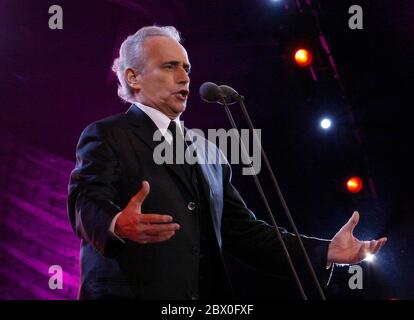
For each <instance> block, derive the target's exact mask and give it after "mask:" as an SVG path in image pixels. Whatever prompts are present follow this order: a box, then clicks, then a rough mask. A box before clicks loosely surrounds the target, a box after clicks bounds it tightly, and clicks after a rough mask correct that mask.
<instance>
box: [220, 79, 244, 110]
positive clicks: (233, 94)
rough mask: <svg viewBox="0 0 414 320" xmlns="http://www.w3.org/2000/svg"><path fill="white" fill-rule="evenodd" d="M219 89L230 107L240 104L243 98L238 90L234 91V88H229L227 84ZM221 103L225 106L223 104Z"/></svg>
mask: <svg viewBox="0 0 414 320" xmlns="http://www.w3.org/2000/svg"><path fill="white" fill-rule="evenodd" d="M219 89H220V90H221V93H222V94H223V97H224V101H226V103H227V104H228V105H231V104H233V103H236V102H238V101H239V100H240V98H241V96H240V95H239V93H238V92H237V91H236V90H234V89H233V88H232V87H229V86H227V85H225V84H222V85H221V86H219ZM219 103H220V104H223V103H221V102H219Z"/></svg>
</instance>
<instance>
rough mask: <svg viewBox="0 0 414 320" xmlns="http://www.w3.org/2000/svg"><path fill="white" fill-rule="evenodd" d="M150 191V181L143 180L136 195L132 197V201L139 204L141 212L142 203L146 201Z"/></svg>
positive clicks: (136, 204)
mask: <svg viewBox="0 0 414 320" xmlns="http://www.w3.org/2000/svg"><path fill="white" fill-rule="evenodd" d="M149 193H150V185H149V183H148V181H145V180H144V181H142V184H141V189H140V190H139V191H138V192H137V194H136V195H135V196H133V197H132V198H131V202H132V203H133V204H134V205H135V206H138V210H139V213H141V205H142V203H143V202H144V200H145V198H146V197H147V195H148V194H149Z"/></svg>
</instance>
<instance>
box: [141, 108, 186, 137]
mask: <svg viewBox="0 0 414 320" xmlns="http://www.w3.org/2000/svg"><path fill="white" fill-rule="evenodd" d="M134 106H135V107H137V108H139V109H141V110H142V111H143V112H144V113H145V114H146V115H147V116H148V117H150V118H151V120H152V121H153V122H154V123H155V125H156V126H157V128H158V130H160V132H161V134H162V135H163V136H164V138H165V139H166V140H167V141H168V143H171V140H172V137H171V135H170V134H169V133H168V132H167V129H168V126H169V125H170V122H171V121H174V122H175V123H176V124H177V125H178V128H179V129H180V131H181V133H183V128H182V126H181V123H180V117H179V116H178V117H177V118H175V119H174V120H171V119H170V118H168V117H167V116H166V115H165V114H163V113H162V112H161V111H159V110H157V109H155V108H152V107H149V106H146V105H143V104H142V103H139V102H134Z"/></svg>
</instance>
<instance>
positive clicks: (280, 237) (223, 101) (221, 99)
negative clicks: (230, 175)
mask: <svg viewBox="0 0 414 320" xmlns="http://www.w3.org/2000/svg"><path fill="white" fill-rule="evenodd" d="M220 102H221V103H222V104H223V105H224V109H225V110H226V113H227V117H228V118H229V120H230V123H231V125H232V126H233V128H234V129H236V130H237V126H236V123H235V122H234V118H233V116H232V114H231V112H230V109H229V107H228V105H227V102H226V101H225V98H224V97H223V95H222V94H220ZM240 146H241V149H242V153H243V155H244V156H245V157H246V159H247V158H248V154H247V151H246V147H245V145H244V142H243V140H242V139H240ZM262 153H263V148H262ZM253 178H254V182H255V184H256V187H257V189H258V190H259V193H260V196H261V197H262V199H263V202H264V204H265V207H266V210H267V213H268V214H269V218H270V219H271V221H272V224H273V226H274V227H275V231H276V235H277V238H278V240H279V242H280V244H281V245H282V249H283V253H284V254H285V256H286V259H287V261H288V264H289V267H290V269H291V271H292V274H293V277H294V279H295V282H296V284H297V286H298V288H299V291H300V294H301V297H302V299H303V300H308V298H307V297H306V294H305V291H304V290H303V287H302V284H301V282H300V279H299V276H298V274H297V272H296V269H295V266H294V265H293V262H292V258H291V257H290V254H289V251H288V250H287V248H286V244H285V242H284V241H283V238H282V235H281V233H280V230H279V227H278V225H277V223H276V221H275V218H274V216H273V212H272V210H271V209H270V206H269V203H268V201H267V198H266V195H265V194H264V192H263V188H262V185H261V184H260V181H259V179H258V178H257V175H255V174H254V175H253ZM297 236H298V235H297ZM298 237H300V236H298ZM299 239H300V238H299ZM302 246H303V244H302ZM318 284H319V283H318Z"/></svg>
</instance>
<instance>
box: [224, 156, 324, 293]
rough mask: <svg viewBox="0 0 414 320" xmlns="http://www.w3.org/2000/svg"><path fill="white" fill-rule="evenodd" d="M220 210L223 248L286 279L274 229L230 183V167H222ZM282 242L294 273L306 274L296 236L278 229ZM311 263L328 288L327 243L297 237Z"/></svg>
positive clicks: (285, 263) (282, 256) (286, 273)
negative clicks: (221, 204) (254, 211)
mask: <svg viewBox="0 0 414 320" xmlns="http://www.w3.org/2000/svg"><path fill="white" fill-rule="evenodd" d="M223 188H224V190H223V192H224V207H223V220H222V236H223V247H224V249H225V250H227V251H229V252H230V253H232V254H233V255H235V256H236V257H237V258H239V259H241V260H242V261H244V262H245V263H247V264H249V265H251V266H253V267H256V268H258V269H260V270H261V271H264V272H266V273H269V274H273V275H276V276H282V277H289V276H291V274H292V273H291V271H290V268H289V265H288V262H287V260H286V257H285V254H284V252H283V250H282V246H281V244H280V242H279V240H278V238H277V235H276V230H275V228H274V227H273V226H270V225H269V224H267V223H266V222H264V221H261V220H257V219H256V217H255V215H254V213H253V212H252V211H251V210H249V209H248V208H247V206H246V204H245V203H244V201H243V199H242V197H241V196H240V194H239V192H238V191H237V190H236V189H235V187H234V186H233V185H232V183H231V167H230V165H228V164H226V165H224V166H223ZM279 231H280V233H281V235H282V238H283V241H284V243H285V244H286V247H287V250H288V252H289V254H290V256H291V258H292V260H293V263H294V266H295V268H296V269H297V270H298V269H299V270H298V273H300V274H303V273H306V275H305V276H306V277H308V279H309V273H308V272H307V269H306V262H305V260H304V258H303V254H302V251H301V249H300V246H299V243H298V241H297V237H296V236H295V235H294V234H292V233H289V232H287V231H286V230H285V229H283V228H279ZM301 239H302V242H303V244H304V247H305V249H306V251H307V252H308V255H309V258H310V260H311V263H312V265H313V267H314V269H315V272H316V274H317V276H318V279H319V282H320V283H321V285H322V286H324V285H326V286H327V285H328V283H329V279H330V276H331V271H332V270H330V269H332V268H330V269H327V266H326V262H327V252H328V246H329V243H330V242H329V241H328V240H323V239H318V238H313V237H306V236H302V235H301Z"/></svg>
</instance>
